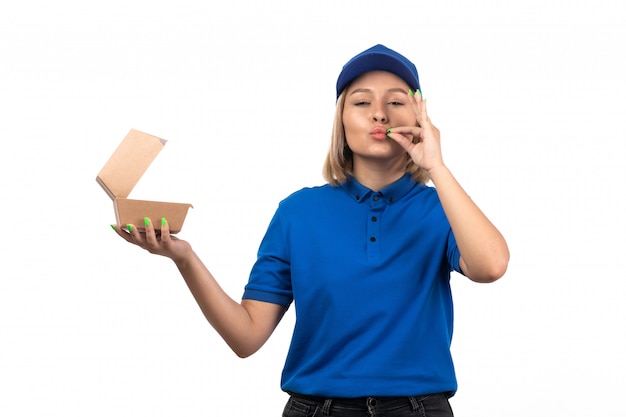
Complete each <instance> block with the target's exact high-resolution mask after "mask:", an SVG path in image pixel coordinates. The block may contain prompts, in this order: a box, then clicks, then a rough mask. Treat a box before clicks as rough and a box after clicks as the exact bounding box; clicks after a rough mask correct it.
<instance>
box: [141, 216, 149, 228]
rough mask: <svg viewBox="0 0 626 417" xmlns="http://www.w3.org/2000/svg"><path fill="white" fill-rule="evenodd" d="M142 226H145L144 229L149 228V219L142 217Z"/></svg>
mask: <svg viewBox="0 0 626 417" xmlns="http://www.w3.org/2000/svg"><path fill="white" fill-rule="evenodd" d="M143 224H145V225H146V227H148V226H150V219H149V218H147V217H144V218H143Z"/></svg>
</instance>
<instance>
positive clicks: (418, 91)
mask: <svg viewBox="0 0 626 417" xmlns="http://www.w3.org/2000/svg"><path fill="white" fill-rule="evenodd" d="M417 94H419V95H420V97H422V92H421V91H420V90H419V88H418V89H417Z"/></svg>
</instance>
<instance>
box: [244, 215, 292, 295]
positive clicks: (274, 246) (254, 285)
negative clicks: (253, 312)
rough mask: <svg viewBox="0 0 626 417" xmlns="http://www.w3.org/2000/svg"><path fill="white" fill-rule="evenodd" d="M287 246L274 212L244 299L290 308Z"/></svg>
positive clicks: (290, 292) (281, 226) (289, 274)
mask: <svg viewBox="0 0 626 417" xmlns="http://www.w3.org/2000/svg"><path fill="white" fill-rule="evenodd" d="M279 210H280V209H279ZM286 242H287V239H286V236H285V231H284V227H283V223H282V221H281V217H280V213H279V211H277V212H276V213H275V214H274V217H273V218H272V221H271V222H270V224H269V227H268V229H267V232H266V233H265V236H264V237H263V240H262V241H261V245H260V247H259V251H258V255H257V260H256V262H255V264H254V266H253V267H252V271H251V272H250V278H249V281H248V284H247V285H246V287H245V290H244V294H243V299H250V300H257V301H264V302H268V303H273V304H280V305H282V306H285V307H289V305H290V304H291V302H292V301H293V292H292V287H291V263H290V260H289V250H288V247H287V244H286Z"/></svg>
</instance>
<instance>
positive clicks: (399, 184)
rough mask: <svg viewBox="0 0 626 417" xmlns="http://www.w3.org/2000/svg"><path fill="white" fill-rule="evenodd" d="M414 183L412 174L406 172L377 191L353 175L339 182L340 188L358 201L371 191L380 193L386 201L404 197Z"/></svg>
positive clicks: (367, 195) (363, 199)
mask: <svg viewBox="0 0 626 417" xmlns="http://www.w3.org/2000/svg"><path fill="white" fill-rule="evenodd" d="M416 184H417V183H416V182H415V180H414V179H413V175H412V174H410V173H407V174H404V175H403V176H402V177H401V178H400V179H398V180H397V181H395V182H393V183H391V184H389V185H388V186H386V187H385V188H383V189H382V190H380V191H378V192H375V191H372V190H371V189H369V188H367V187H366V186H364V185H363V184H361V183H360V182H358V181H357V180H356V179H355V178H354V177H348V180H347V181H346V182H344V183H343V184H341V188H342V189H343V190H344V191H345V192H346V193H347V194H348V195H349V196H350V197H351V198H352V199H353V200H355V201H357V202H358V203H361V202H363V201H365V200H367V198H368V197H369V196H370V194H372V193H376V194H380V195H382V196H383V198H384V199H385V200H386V201H387V202H388V203H393V202H394V201H398V200H400V199H401V198H402V197H404V196H405V195H406V194H407V193H408V192H409V191H411V189H412V188H413V187H414V186H415V185H416Z"/></svg>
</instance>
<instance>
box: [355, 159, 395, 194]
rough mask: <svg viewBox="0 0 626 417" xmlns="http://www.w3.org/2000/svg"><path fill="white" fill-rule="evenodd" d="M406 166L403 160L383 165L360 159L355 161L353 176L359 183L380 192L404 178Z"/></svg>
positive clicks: (378, 162)
mask: <svg viewBox="0 0 626 417" xmlns="http://www.w3.org/2000/svg"><path fill="white" fill-rule="evenodd" d="M404 165H405V161H403V160H396V161H389V162H387V163H383V162H381V161H370V160H360V159H359V160H354V161H353V167H352V174H353V176H354V178H355V179H356V180H357V181H358V182H360V183H361V184H363V185H364V186H366V187H367V188H369V189H370V190H373V191H380V190H381V189H383V188H385V187H386V186H388V185H389V184H392V183H394V182H396V181H397V180H399V179H400V178H402V176H403V175H404V174H405V170H404Z"/></svg>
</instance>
